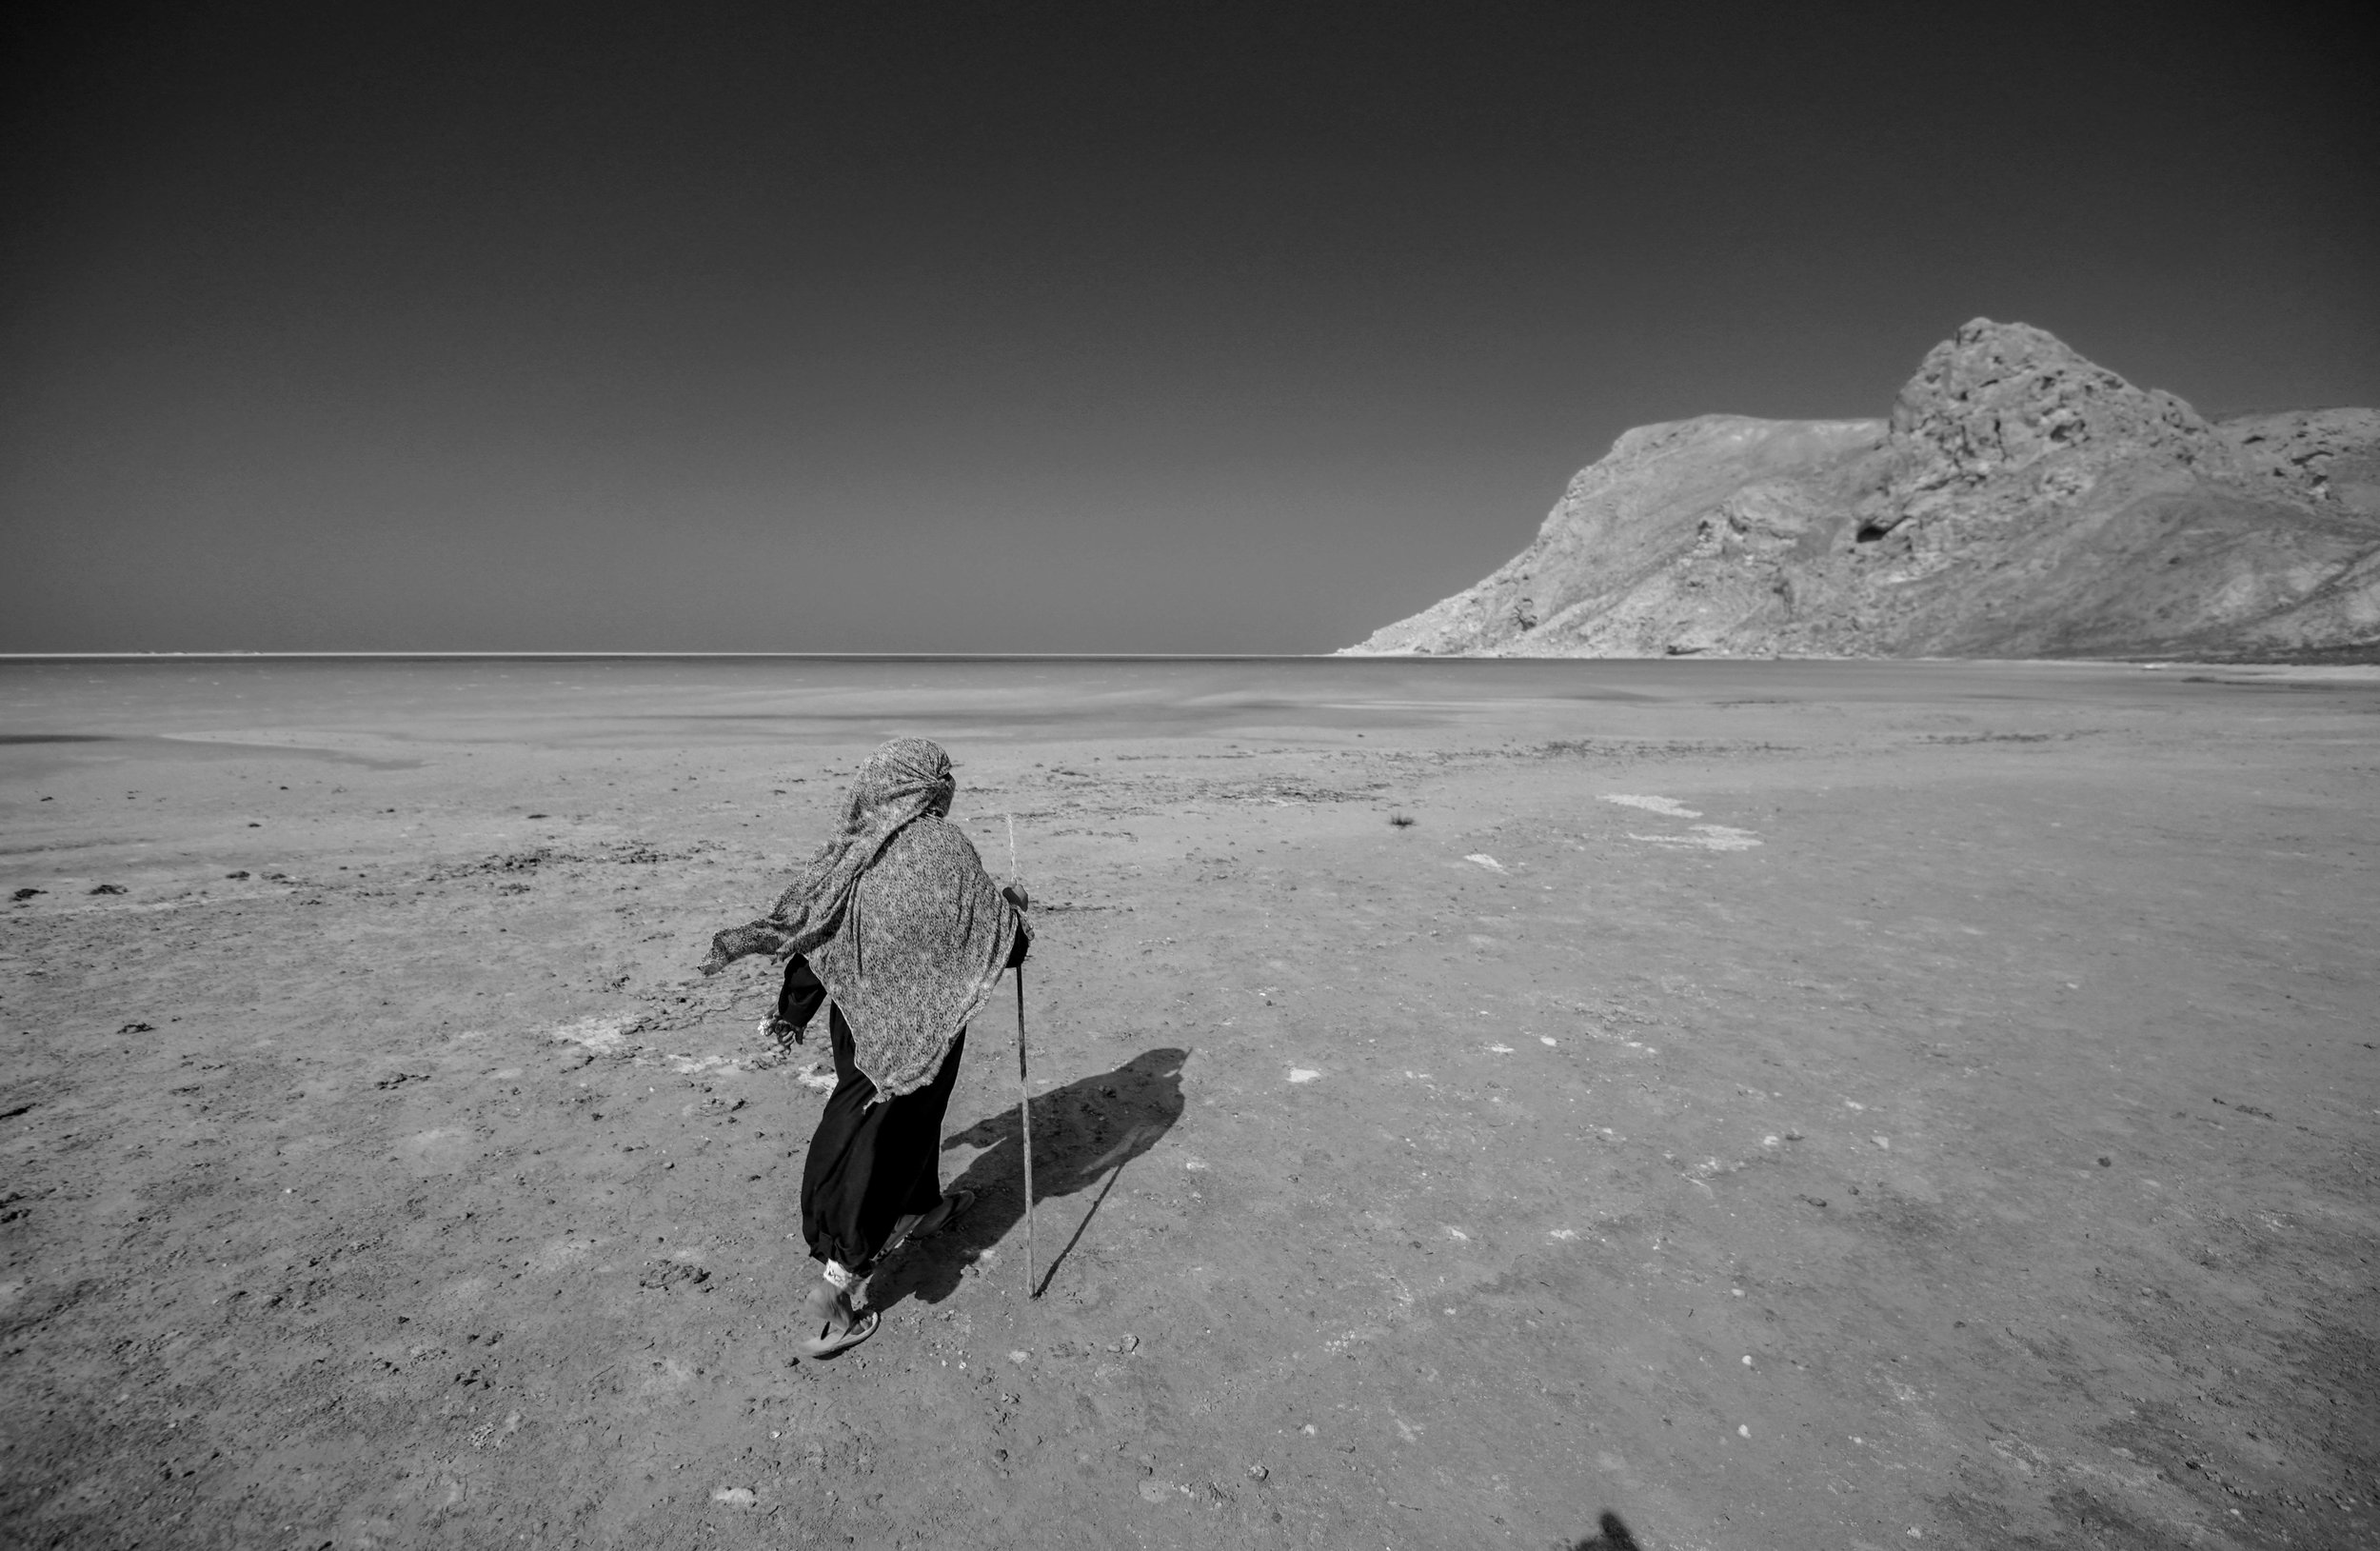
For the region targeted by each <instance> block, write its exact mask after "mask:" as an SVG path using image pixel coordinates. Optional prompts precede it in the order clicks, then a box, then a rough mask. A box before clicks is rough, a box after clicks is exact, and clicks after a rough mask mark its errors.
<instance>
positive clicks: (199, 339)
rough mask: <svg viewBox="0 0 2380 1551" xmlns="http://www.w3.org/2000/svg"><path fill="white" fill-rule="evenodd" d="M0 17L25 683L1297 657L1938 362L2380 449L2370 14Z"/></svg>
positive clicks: (1607, 10)
mask: <svg viewBox="0 0 2380 1551" xmlns="http://www.w3.org/2000/svg"><path fill="white" fill-rule="evenodd" d="M10 16H11V17H12V18H13V19H12V20H11V21H10V22H8V23H6V24H0V25H6V26H7V27H9V28H10V29H11V30H12V35H10V36H9V37H8V38H7V39H6V46H7V49H8V53H9V64H8V67H7V68H8V70H9V71H10V79H9V80H8V81H6V82H5V83H0V85H4V86H5V97H6V101H5V106H0V114H5V115H6V123H5V130H6V149H5V152H0V154H4V155H5V157H6V165H5V168H4V169H0V175H4V176H5V184H0V197H5V208H0V361H4V362H5V375H4V376H0V523H5V525H6V527H5V543H4V547H0V650H12V651H38V650H150V649H154V650H173V649H188V650H203V649H224V648H243V649H259V650H305V649H485V650H533V649H589V650H607V649H622V650H633V649H660V650H698V649H722V650H828V651H831V650H849V651H1262V652H1276V651H1278V652H1304V651H1322V650H1328V649H1331V648H1333V647H1336V646H1342V645H1345V644H1347V643H1349V642H1352V641H1355V640H1358V639H1359V638H1360V637H1362V636H1363V635H1365V634H1366V633H1368V632H1369V631H1370V630H1372V629H1373V628H1375V627H1377V626H1381V625H1384V624H1387V623H1389V622H1390V621H1392V620H1395V619H1397V618H1398V617H1400V616H1402V615H1404V614H1406V613H1409V612H1411V611H1413V610H1414V609H1416V608H1418V607H1421V606H1425V605H1427V604H1429V603H1430V602H1432V601H1434V600H1436V599H1438V598H1439V597H1441V596H1443V595H1445V594H1447V593H1449V592H1452V591H1455V590H1458V588H1460V587H1465V586H1467V585H1468V584H1470V583H1471V582H1472V581H1474V580H1476V579H1477V578H1478V577H1479V576H1480V575H1482V574H1484V573H1485V572H1486V571H1488V570H1489V569H1491V568H1493V567H1495V566H1497V564H1499V563H1501V562H1502V561H1503V560H1504V559H1505V558H1506V557H1508V556H1509V555H1510V554H1512V553H1513V552H1514V551H1515V550H1516V549H1517V548H1518V547H1521V546H1522V545H1523V544H1524V543H1526V542H1527V541H1528V539H1529V537H1530V536H1531V534H1533V533H1534V532H1535V530H1536V527H1537V522H1538V521H1539V520H1540V519H1541V518H1542V516H1543V515H1544V512H1545V510H1546V508H1547V507H1548V506H1550V505H1551V503H1552V502H1553V500H1554V499H1555V497H1556V496H1557V494H1558V493H1559V492H1560V489H1561V487H1562V486H1563V484H1564V483H1565V482H1566V481H1567V479H1568V478H1569V476H1570V475H1571V473H1572V472H1573V471H1574V470H1576V469H1577V467H1580V466H1581V465H1584V464H1586V463H1589V462H1592V461H1593V460H1594V459H1596V458H1597V457H1599V456H1600V455H1601V454H1602V453H1603V451H1604V450H1605V448H1606V447H1608V446H1609V444H1610V442H1611V440H1612V438H1613V437H1615V436H1616V435H1617V434H1618V433H1619V432H1620V431H1621V430H1623V429H1625V428H1628V427H1631V426H1635V425H1641V424H1645V423H1648V422H1652V421H1657V420H1664V419H1675V418H1678V417H1682V416H1685V415H1690V414H1697V413H1704V412H1709V411H1715V410H1727V411H1734V412H1739V413H1748V414H1760V415H1776V416H1817V415H1854V414H1879V413H1881V412H1883V410H1884V409H1885V408H1886V407H1887V406H1888V405H1889V403H1890V401H1891V398H1892V395H1893V393H1894V389H1895V388H1897V387H1898V386H1899V384H1900V383H1901V382H1902V381H1903V380H1904V379H1905V378H1906V377H1907V376H1908V375H1909V373H1910V372H1911V371H1912V370H1913V369H1914V367H1915V365H1916V363H1917V360H1918V358H1919V357H1920V356H1921V355H1922V354H1923V353H1924V352H1925V350H1926V349H1927V348H1929V347H1931V346H1932V345H1933V344H1934V342H1935V341H1937V340H1939V339H1941V338H1942V337H1943V336H1945V335H1946V334H1948V333H1949V332H1950V331H1951V330H1952V329H1953V328H1955V327H1956V326H1957V325H1958V324H1959V323H1961V322H1963V321H1964V320H1966V319H1967V318H1970V317H1973V316H1975V315H1978V314H1982V315H1987V316H1991V317H1995V318H2001V319H2020V320H2022V321H2025V322H2028V323H2033V324H2037V325H2039V326H2041V327H2043V328H2049V329H2051V330H2053V332H2055V333H2057V334H2059V335H2060V336H2061V337H2063V338H2065V339H2066V340H2067V341H2068V342H2069V343H2070V344H2072V345H2073V346H2074V347H2075V348H2078V349H2080V350H2082V351H2083V352H2084V353H2085V354H2087V355H2089V356H2091V357H2092V359H2094V360H2096V361H2098V362H2100V363H2101V364H2102V365H2105V366H2108V367H2110V368H2113V369H2114V370H2117V371H2119V372H2122V373H2123V374H2125V375H2126V376H2128V377H2130V378H2131V379H2132V380H2133V381H2134V382H2138V383H2142V384H2146V385H2153V386H2157V387H2163V388H2172V390H2174V391H2175V392H2178V393H2180V394H2181V395H2182V396H2183V397H2185V398H2187V399H2189V400H2190V401H2191V402H2192V403H2193V404H2195V405H2196V406H2198V407H2199V408H2201V409H2202V410H2206V411H2209V412H2218V411H2221V410H2224V409H2228V408H2259V407H2279V406H2288V405H2312V404H2364V405H2380V197H2375V195H2380V178H2376V177H2375V171H2374V169H2375V167H2376V166H2380V136H2376V135H2375V132H2374V110H2373V108H2372V103H2373V101H2374V97H2375V92H2374V89H2373V86H2372V77H2371V73H2370V69H2369V56H2368V54H2367V53H2366V51H2365V50H2364V46H2362V45H2356V44H2353V43H2352V41H2351V38H2352V36H2353V34H2352V33H2351V32H2350V29H2349V22H2350V17H2351V12H2350V11H2349V10H2344V9H2342V10H2325V9H2320V8H2310V7H2291V6H2278V5H2271V4H2259V5H2240V6H2235V7H2204V6H2201V7H2194V8H2193V7H2188V6H2174V5H2153V6H2152V5H2142V6H2098V7H2094V6H2091V5H2081V4H2073V5H2058V6H2042V7H2029V6H2023V5H2013V6H2012V5H1994V6H1988V7H1985V6H1974V7H1927V6H1912V5H1907V4H1900V5H1892V6H1849V7H1845V6H1834V7H1830V6H1818V5H1808V6H1783V5H1775V4H1765V5H1760V6H1742V7H1711V6H1692V5H1679V6H1622V5H1609V6H1606V5H1584V4H1520V5H1497V4H1478V3H1470V4H1449V5H1446V6H1442V7H1421V6H1395V5H1384V4H1378V3H1371V4H1359V5H1345V6H1339V5H1297V4H1291V3H1287V0H1277V3H1272V4H1265V5H1257V6H1239V5H1233V4H1226V3H1220V0H1203V3H1197V4H1182V5H1168V4H1138V3H1136V4H1119V3H1117V0H1104V3H1101V4H1096V5H1082V6H1076V7H1063V6H1045V5H1018V4H1000V3H980V4H961V3H955V0H954V3H942V4H906V3H901V0H876V3H873V4H868V5H864V6H853V7H848V8H838V7H829V6H821V5H814V4H797V3H790V0H781V3H773V4H766V5H752V6H704V5H700V4H684V3H672V4H650V5H645V6H637V7H628V6H611V5H604V4H597V3H589V0H572V3H569V4H560V5H552V6H534V5H503V4H497V3H486V0H483V3H476V4H471V5H464V6H451V7H449V6H443V5H438V4H427V3H423V0H408V3H407V4H403V5H389V6H373V5H324V4H320V3H319V0H309V3H307V4H305V5H294V6H287V7H279V6H267V5H256V6H245V7H225V6H212V5H206V4H196V5H189V4H186V5H179V6H171V7H159V8H154V9H141V8H127V7H110V6H106V5H97V4H88V3H86V4H75V5H67V6H31V5H23V4H20V5H19V6H18V7H15V8H11V9H10Z"/></svg>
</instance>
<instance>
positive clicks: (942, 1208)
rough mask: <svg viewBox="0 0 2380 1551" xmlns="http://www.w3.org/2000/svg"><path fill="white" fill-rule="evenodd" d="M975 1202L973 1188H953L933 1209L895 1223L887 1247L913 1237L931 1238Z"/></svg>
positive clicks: (905, 1241) (906, 1241) (955, 1220)
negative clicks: (890, 1241)
mask: <svg viewBox="0 0 2380 1551" xmlns="http://www.w3.org/2000/svg"><path fill="white" fill-rule="evenodd" d="M974 1204H975V1192H974V1191H972V1190H953V1191H952V1192H950V1194H948V1195H946V1196H944V1197H943V1198H942V1200H940V1201H938V1202H936V1203H934V1205H933V1207H932V1209H931V1210H928V1211H925V1212H922V1213H920V1214H919V1215H917V1216H915V1217H904V1218H902V1219H901V1220H900V1221H898V1222H896V1223H893V1233H892V1243H891V1244H889V1245H887V1246H886V1247H887V1248H891V1247H897V1246H899V1245H901V1244H904V1243H908V1242H909V1241H910V1240H912V1239H930V1238H932V1237H933V1236H934V1235H936V1234H938V1233H940V1232H942V1229H944V1228H946V1227H948V1226H950V1225H951V1224H952V1223H956V1222H958V1221H959V1219H960V1218H961V1217H962V1216H963V1215H965V1213H966V1209H967V1208H968V1207H970V1206H972V1205H974Z"/></svg>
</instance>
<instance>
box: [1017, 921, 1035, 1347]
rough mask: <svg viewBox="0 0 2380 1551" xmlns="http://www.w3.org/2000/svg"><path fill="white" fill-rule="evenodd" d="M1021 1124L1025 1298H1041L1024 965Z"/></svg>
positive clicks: (1020, 980) (1020, 986)
mask: <svg viewBox="0 0 2380 1551" xmlns="http://www.w3.org/2000/svg"><path fill="white" fill-rule="evenodd" d="M1017 1124H1018V1128H1019V1129H1020V1130H1021V1131H1022V1132H1023V1133H1024V1296H1025V1298H1026V1299H1027V1301H1030V1300H1032V1299H1036V1298H1039V1297H1041V1290H1040V1289H1039V1288H1038V1287H1036V1286H1035V1285H1034V1282H1035V1279H1036V1273H1035V1271H1034V1269H1033V1094H1032V1091H1031V1090H1030V1089H1029V1088H1027V1087H1026V1086H1025V1080H1024V965H1022V964H1019V965H1017Z"/></svg>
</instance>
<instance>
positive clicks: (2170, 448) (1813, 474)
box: [1343, 318, 2380, 657]
mask: <svg viewBox="0 0 2380 1551" xmlns="http://www.w3.org/2000/svg"><path fill="white" fill-rule="evenodd" d="M2374 641H2380V411H2375V410H2371V409H2363V408H2327V409H2293V410H2278V411H2270V410H2268V411H2260V412H2255V413H2250V414H2245V415H2238V416H2233V417H2230V418H2227V419H2224V420H2220V421H2213V422H2210V421H2208V420H2207V419H2205V418H2204V417H2202V416H2200V415H2199V414H2198V413H2197V412H2196V411H2195V410H2193V409H2192V408H2191V407H2190V406H2189V404H2187V403H2186V402H2184V401H2183V400H2182V399H2180V398H2178V397H2176V396H2175V395H2173V394H2172V393H2169V392H2166V391H2164V390H2162V389H2158V388H2136V387H2134V386H2133V385H2132V384H2131V383H2129V382H2127V381H2126V380H2125V379H2124V378H2122V377H2120V376H2118V375H2117V374H2116V373H2114V372H2112V371H2111V370H2109V369H2107V368H2104V367H2100V366H2098V365H2096V364H2095V363H2092V362H2091V361H2088V360H2086V359H2085V358H2083V357H2082V356H2081V355H2079V354H2077V353H2076V352H2074V351H2073V349H2071V348H2068V347H2067V346H2066V345H2065V344H2063V343H2062V342H2061V341H2059V340H2058V339H2056V338H2055V337H2054V336H2053V335H2052V334H2050V333H2048V332H2047V331H2045V330H2042V329H2039V328H2033V327H2031V326H2029V325H2025V324H1999V323H1993V322H1992V321H1991V320H1990V319H1985V318H1977V319H1974V320H1973V321H1972V322H1970V323H1968V324H1967V325H1965V326H1964V327H1962V328H1960V329H1959V330H1958V331H1957V332H1956V333H1955V334H1954V335H1953V336H1952V337H1951V338H1950V339H1948V340H1945V341H1944V342H1942V343H1941V344H1940V345H1937V346H1936V347H1934V349H1932V350H1931V351H1929V352H1928V353H1927V355H1926V357H1925V359H1924V361H1923V362H1922V363H1921V364H1920V365H1919V367H1918V369H1917V372H1916V373H1915V375H1914V376H1913V377H1911V378H1910V379H1909V381H1908V382H1907V383H1906V384H1905V385H1903V387H1902V388H1901V389H1900V391H1899V393H1898V394H1897V395H1896V396H1895V398H1894V403H1893V405H1892V407H1891V408H1890V410H1889V412H1888V413H1887V414H1886V415H1884V416H1882V417H1879V418H1875V419H1859V420H1761V419H1755V418H1752V417H1749V416H1741V415H1701V416H1696V417H1695V418H1693V419H1689V420H1682V421H1671V422H1665V423H1663V424H1659V425H1654V426H1642V427H1637V428H1634V429H1632V430H1629V431H1626V432H1624V433H1622V434H1621V435H1620V437H1619V438H1618V439H1617V440H1616V442H1614V444H1613V446H1612V450H1611V452H1610V453H1608V454H1607V455H1605V456H1604V457H1603V458H1602V459H1600V460H1598V461H1597V462H1596V463H1594V464H1591V465H1589V466H1588V467H1586V468H1583V469H1581V470H1580V471H1579V472H1578V473H1577V475H1576V476H1575V477H1574V478H1573V479H1572V480H1571V482H1570V485H1569V487H1568V488H1567V489H1565V491H1564V492H1563V495H1562V498H1561V499H1560V500H1559V501H1558V502H1557V503H1556V504H1555V506H1554V508H1553V509H1552V511H1550V512H1549V513H1548V514H1547V516H1546V518H1545V521H1544V522H1543V524H1542V525H1540V527H1539V528H1538V530H1537V537H1536V538H1535V539H1534V540H1533V541H1532V542H1531V543H1530V544H1529V546H1528V547H1526V548H1524V549H1522V550H1521V552H1520V553H1519V554H1517V555H1516V556H1514V557H1513V559H1511V560H1510V561H1507V562H1506V563H1505V564H1504V565H1503V566H1502V567H1498V568H1497V570H1496V571H1495V572H1493V573H1491V574H1490V575H1489V576H1487V577H1486V578H1484V579H1482V580H1481V581H1479V582H1478V583H1477V584H1475V585H1474V586H1472V587H1468V588H1466V589H1464V590H1463V591H1461V592H1459V593H1457V594H1455V595H1454V596H1452V597H1449V598H1445V599H1441V600H1440V601H1439V602H1438V603H1436V604H1434V605H1432V606H1430V607H1428V608H1425V609H1423V610H1421V611H1420V612H1419V613H1418V614H1414V615H1412V616H1409V617H1408V618H1406V619H1403V620H1399V621H1398V622H1397V623H1396V624H1394V625H1390V626H1385V627H1384V628H1382V629H1380V630H1378V631H1375V632H1374V633H1373V634H1372V635H1371V636H1370V637H1368V638H1367V639H1366V640H1365V641H1363V642H1362V643H1360V644H1359V645H1357V646H1351V647H1348V648H1345V652H1344V653H1343V654H1345V655H1378V654H1389V653H1417V654H1428V655H1459V656H1563V657H1568V656H1577V657H1608V656H1630V657H1636V656H1693V655H1723V656H1776V655H1807V656H1857V657H1893V656H1990V657H2053V656H2056V657H2074V656H2135V655H2171V656H2179V655H2196V654H2237V653H2241V652H2270V651H2291V650H2317V651H2318V650H2328V649H2335V648H2339V647H2346V646H2361V645H2364V644H2367V643H2371V642H2374Z"/></svg>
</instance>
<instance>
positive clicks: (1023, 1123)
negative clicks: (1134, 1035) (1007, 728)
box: [1007, 813, 1041, 1302]
mask: <svg viewBox="0 0 2380 1551" xmlns="http://www.w3.org/2000/svg"><path fill="white" fill-rule="evenodd" d="M1007 819H1008V881H1009V882H1010V883H1011V884H1014V883H1016V882H1017V817H1016V815H1015V814H1013V813H1011V814H1009V815H1007ZM1017 1130H1018V1132H1019V1133H1020V1134H1021V1136H1022V1137H1023V1138H1024V1296H1025V1301H1026V1302H1031V1301H1032V1300H1034V1299H1036V1298H1039V1297H1041V1291H1040V1289H1039V1288H1038V1287H1036V1286H1035V1285H1034V1283H1035V1281H1036V1274H1035V1271H1034V1268H1033V1090H1032V1089H1031V1088H1030V1087H1029V1086H1027V1085H1026V1082H1025V1064H1024V965H1022V964H1019V965H1017Z"/></svg>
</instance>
